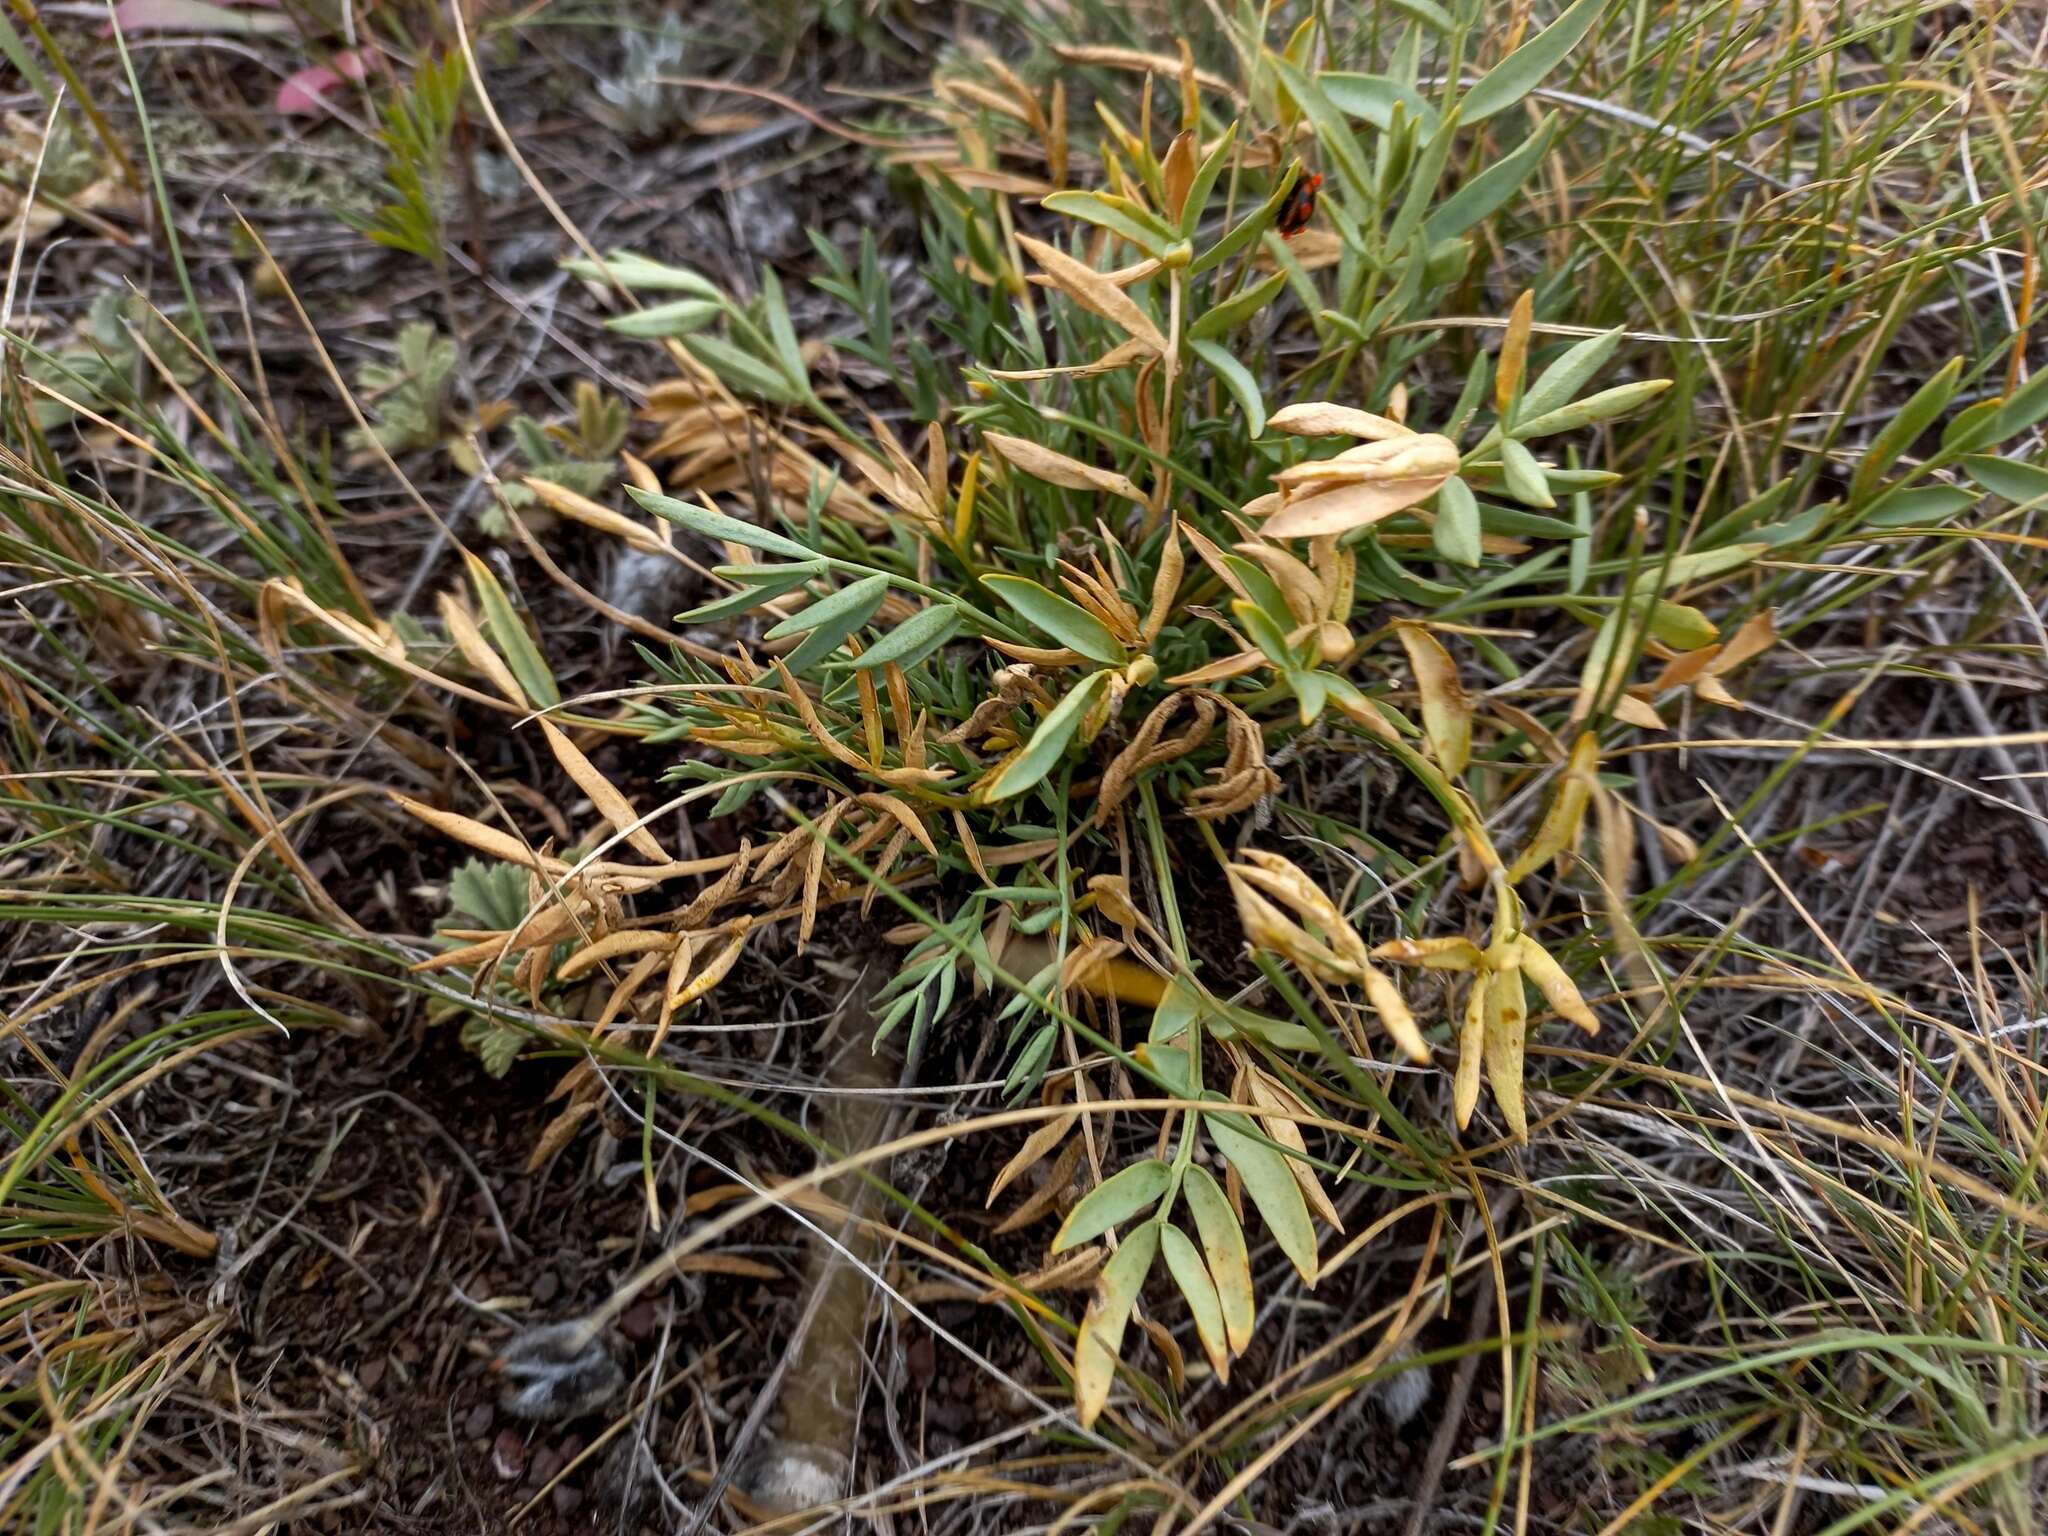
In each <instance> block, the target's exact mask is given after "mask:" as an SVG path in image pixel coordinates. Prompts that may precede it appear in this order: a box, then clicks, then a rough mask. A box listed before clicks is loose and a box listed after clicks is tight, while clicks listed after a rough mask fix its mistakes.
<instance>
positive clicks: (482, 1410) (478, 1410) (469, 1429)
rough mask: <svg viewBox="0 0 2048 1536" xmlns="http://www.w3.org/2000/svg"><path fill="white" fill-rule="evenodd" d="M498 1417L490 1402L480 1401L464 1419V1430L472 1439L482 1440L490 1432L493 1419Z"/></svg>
mask: <svg viewBox="0 0 2048 1536" xmlns="http://www.w3.org/2000/svg"><path fill="white" fill-rule="evenodd" d="M496 1417H497V1414H496V1413H495V1412H494V1411H493V1410H492V1408H491V1405H490V1404H489V1403H478V1404H477V1405H476V1406H475V1407H474V1408H472V1409H470V1410H469V1417H468V1418H466V1419H464V1420H463V1421H462V1432H463V1434H464V1435H466V1436H468V1437H469V1438H470V1439H472V1440H480V1439H482V1438H483V1437H484V1436H485V1435H487V1434H489V1433H490V1430H491V1420H492V1419H494V1418H496Z"/></svg>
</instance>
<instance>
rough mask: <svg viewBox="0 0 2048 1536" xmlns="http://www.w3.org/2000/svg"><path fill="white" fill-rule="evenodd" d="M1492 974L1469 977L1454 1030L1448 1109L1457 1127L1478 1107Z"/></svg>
mask: <svg viewBox="0 0 2048 1536" xmlns="http://www.w3.org/2000/svg"><path fill="white" fill-rule="evenodd" d="M1492 984H1493V978H1492V977H1491V976H1489V975H1487V974H1486V973H1485V972H1483V971H1482V972H1480V973H1479V974H1478V975H1476V976H1474V977H1473V978H1472V990H1471V992H1470V993H1469V994H1467V996H1466V998H1465V1022H1464V1025H1463V1027H1462V1028H1461V1029H1459V1031H1458V1071H1457V1075H1456V1076H1455V1077H1454V1078H1453V1079H1452V1081H1451V1110H1452V1113H1453V1114H1454V1115H1456V1117H1457V1121H1458V1129H1459V1130H1461V1131H1462V1130H1464V1129H1465V1127H1466V1126H1468V1125H1470V1124H1471V1123H1472V1111H1473V1110H1475V1109H1477V1108H1478V1107H1479V1069H1480V1067H1481V1065H1482V1064H1483V1063H1484V1061H1485V1056H1486V1013H1487V1007H1486V991H1487V988H1488V987H1490V986H1491V985H1492Z"/></svg>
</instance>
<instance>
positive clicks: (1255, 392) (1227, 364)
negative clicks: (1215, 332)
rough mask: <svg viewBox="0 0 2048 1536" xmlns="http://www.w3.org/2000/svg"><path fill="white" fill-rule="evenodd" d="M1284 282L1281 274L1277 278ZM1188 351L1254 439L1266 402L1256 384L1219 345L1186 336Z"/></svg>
mask: <svg viewBox="0 0 2048 1536" xmlns="http://www.w3.org/2000/svg"><path fill="white" fill-rule="evenodd" d="M1280 280H1281V281H1283V282H1284V281H1285V277H1284V275H1281V276H1280ZM1188 350H1189V351H1191V352H1193V353H1194V354H1195V356H1197V357H1199V358H1200V359H1201V360H1202V361H1203V362H1205V363H1207V364H1208V365H1209V369H1210V371H1211V372H1213V373H1214V374H1215V375H1216V377H1217V378H1219V379H1221V380H1222V381H1223V387H1224V388H1225V389H1227V390H1229V391H1230V395H1231V398H1232V399H1234V400H1235V401H1236V402H1237V408H1238V409H1239V410H1241V411H1243V412H1244V421H1245V432H1246V433H1247V434H1248V435H1249V436H1252V437H1257V436H1258V435H1259V434H1260V433H1262V432H1264V431H1265V430H1266V399H1265V396H1263V395H1262V394H1260V393H1259V381H1258V380H1257V379H1255V378H1253V377H1252V371H1251V370H1250V369H1249V368H1247V367H1245V365H1244V364H1243V363H1241V362H1239V361H1238V360H1237V358H1236V357H1235V356H1233V355H1232V354H1231V352H1230V351H1229V350H1228V349H1227V348H1226V347H1224V346H1223V344H1222V343H1221V342H1215V341H1206V340H1202V339H1200V338H1197V337H1193V336H1192V335H1191V336H1190V339H1189V341H1188Z"/></svg>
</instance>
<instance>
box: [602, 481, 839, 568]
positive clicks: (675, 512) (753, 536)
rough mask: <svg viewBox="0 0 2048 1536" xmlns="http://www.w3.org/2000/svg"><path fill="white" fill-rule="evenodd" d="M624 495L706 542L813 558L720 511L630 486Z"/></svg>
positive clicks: (779, 536)
mask: <svg viewBox="0 0 2048 1536" xmlns="http://www.w3.org/2000/svg"><path fill="white" fill-rule="evenodd" d="M626 494H627V495H628V496H631V497H632V498H633V499H634V500H635V501H637V502H639V503H640V505H641V506H643V507H645V508H646V509H647V510H648V511H649V512H652V513H653V514H654V515H655V516H656V517H661V518H666V519H667V520H668V521H670V522H672V523H674V524H676V525H677V526H678V527H681V528H687V529H689V530H690V531H691V532H692V533H701V534H703V535H704V537H705V538H707V539H717V540H718V541H719V542H721V543H725V544H743V545H745V546H746V547H747V548H748V549H759V550H763V551H765V552H767V553H768V554H771V555H781V556H783V557H784V558H785V559H789V560H815V559H816V558H817V556H816V555H815V554H814V553H812V552H811V551H810V550H808V549H805V548H804V547H803V545H801V544H799V543H797V541H796V540H795V539H792V538H787V537H785V536H784V535H782V534H779V533H775V532H773V531H772V530H770V529H767V528H757V527H755V526H754V525H753V524H752V523H743V522H741V521H740V520H739V519H738V518H736V517H727V516H726V515H725V514H724V513H723V512H714V511H712V510H711V509H710V508H709V507H700V506H698V505H697V504H696V503H695V502H689V501H678V500H676V498H675V497H673V496H657V495H655V494H654V493H653V492H652V491H643V490H641V489H640V488H639V487H638V486H634V485H629V486H627V487H626Z"/></svg>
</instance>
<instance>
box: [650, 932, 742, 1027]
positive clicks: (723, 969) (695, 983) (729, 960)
mask: <svg viewBox="0 0 2048 1536" xmlns="http://www.w3.org/2000/svg"><path fill="white" fill-rule="evenodd" d="M740 923H741V926H740V928H739V929H738V930H737V931H736V932H735V933H734V934H733V936H732V937H731V938H729V939H727V940H726V941H725V947H724V948H723V949H721V950H719V952H718V953H717V954H715V955H713V956H712V957H711V963H710V964H709V965H707V966H705V967H704V969H703V970H701V971H699V972H698V973H697V974H696V975H694V976H692V977H691V978H690V979H689V982H688V984H687V985H685V986H684V987H682V988H681V989H680V990H679V991H674V992H671V993H670V994H669V996H668V998H667V1000H666V1002H667V1007H668V1009H669V1011H670V1012H675V1011H678V1010H680V1009H683V1008H687V1007H688V1006H689V1005H690V1004H692V1003H694V1002H696V1001H697V999H698V998H700V997H702V996H703V995H704V994H705V993H707V992H709V991H710V990H711V989H712V988H713V987H715V986H717V985H718V984H719V983H720V982H721V981H723V980H725V978H726V974H727V973H728V972H729V971H731V970H732V968H733V967H734V966H735V965H737V964H739V959H740V955H741V953H742V952H743V951H745V949H746V947H747V932H748V926H749V925H748V924H747V922H746V920H745V919H744V918H743V919H740Z"/></svg>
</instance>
